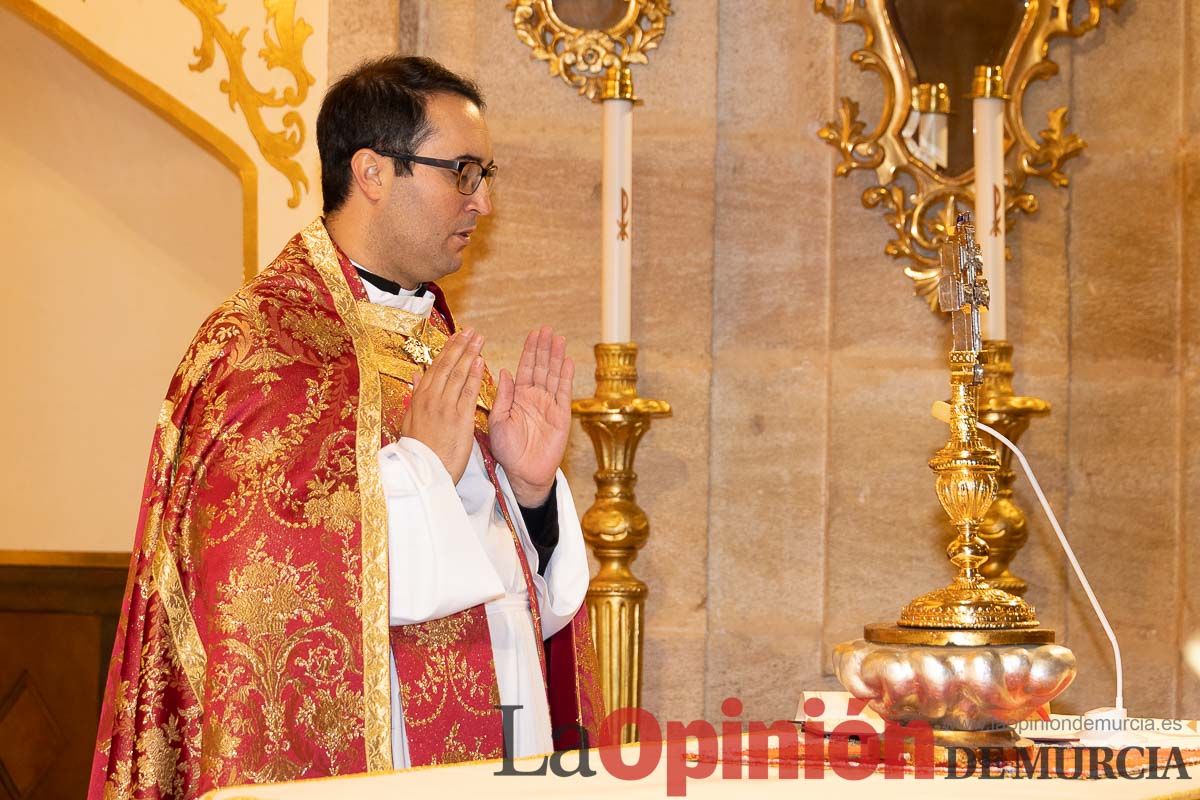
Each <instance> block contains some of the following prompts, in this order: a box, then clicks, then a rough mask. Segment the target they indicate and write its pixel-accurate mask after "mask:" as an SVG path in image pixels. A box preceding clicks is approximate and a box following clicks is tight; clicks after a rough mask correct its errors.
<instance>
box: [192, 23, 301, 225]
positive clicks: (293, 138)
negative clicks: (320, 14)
mask: <svg viewBox="0 0 1200 800" xmlns="http://www.w3.org/2000/svg"><path fill="white" fill-rule="evenodd" d="M179 1H180V2H181V3H183V5H184V6H185V7H186V8H187V9H188V10H189V11H191V12H192V13H193V14H195V15H196V19H197V20H199V22H200V35H201V38H200V44H199V45H198V46H197V47H196V48H195V50H194V53H195V55H196V61H195V62H194V63H192V64H190V65H189V67H190V68H191V69H192V70H193V71H195V72H204V71H205V70H207V69H208V68H209V67H211V66H212V65H213V63H214V61H215V56H216V48H218V47H219V48H220V49H221V53H222V54H223V55H224V56H225V61H226V64H227V65H228V67H229V77H228V78H226V79H224V80H222V81H221V91H222V92H224V93H225V94H227V95H229V107H230V108H231V109H237V108H240V109H241V111H242V114H243V115H244V116H245V117H246V124H247V125H248V126H249V128H250V133H251V134H253V136H254V141H255V142H256V143H257V144H258V150H259V152H260V153H262V156H263V158H264V159H266V161H267V163H268V164H270V165H271V166H272V167H274V168H275V169H277V170H279V171H280V172H281V173H283V175H284V177H286V178H287V179H288V183H290V184H291V187H292V196H291V197H290V198H288V206H289V207H290V208H296V207H297V206H299V205H300V193H301V189H302V188H303V189H304V190H307V189H308V176H307V175H306V174H305V172H304V167H303V166H301V164H300V162H299V161H298V160H297V158H296V156H297V155H298V154H299V153H300V149H301V148H302V147H303V146H304V137H305V125H304V118H303V117H302V116H301V115H300V113H299V112H298V111H296V110H295V109H296V108H298V107H299V106H300V105H301V104H303V103H304V101H305V98H307V97H308V89H309V87H310V86H312V85H313V83H314V82H315V79H314V78H313V76H312V74H311V73H310V72H309V71H308V69H307V68H305V66H304V42H305V40H307V39H308V37H309V36H310V35H312V32H313V29H312V26H311V25H309V24H308V23H307V22H306V21H305V20H304V19H303V18H302V17H297V16H296V0H263V5H264V6H265V8H266V12H267V24H269V25H270V26H271V29H270V30H266V31H264V32H263V47H262V49H261V50H259V51H258V55H259V57H260V58H262V60H263V62H264V63H265V64H266V65H267V67H268V69H272V70H273V69H276V68H278V69H283V70H285V71H286V72H287V73H288V74H289V75H290V76H291V79H292V85H291V86H287V87H285V88H284V89H283V90H282V91H280V90H279V89H276V88H270V89H268V90H266V91H263V90H260V89H257V88H255V86H254V84H253V83H251V81H250V77H249V75H248V74H247V71H246V66H245V64H244V59H245V55H246V44H245V42H244V39H245V37H246V33H247V31H248V30H249V29H248V28H242V29H241V30H239V31H237V32H234V31H232V30H230V29H229V28H227V27H226V26H225V23H224V22H222V20H221V14H222V13H223V12H224V11H225V4H224V3H221V2H219V0H179ZM272 31H273V33H272ZM267 108H285V109H289V110H288V111H285V112H284V114H283V118H282V128H281V129H279V130H273V129H272V128H271V126H270V125H269V124H268V123H267V121H266V120H264V119H263V109H267Z"/></svg>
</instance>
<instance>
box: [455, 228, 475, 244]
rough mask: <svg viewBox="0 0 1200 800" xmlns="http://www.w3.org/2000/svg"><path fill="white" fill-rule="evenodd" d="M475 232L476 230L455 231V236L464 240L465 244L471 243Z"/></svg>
mask: <svg viewBox="0 0 1200 800" xmlns="http://www.w3.org/2000/svg"><path fill="white" fill-rule="evenodd" d="M474 232H475V229H474V228H463V229H462V230H461V231H455V232H454V235H455V236H456V237H458V238H459V239H460V240H462V243H463V244H466V243H467V242H469V241H471V234H472V233H474Z"/></svg>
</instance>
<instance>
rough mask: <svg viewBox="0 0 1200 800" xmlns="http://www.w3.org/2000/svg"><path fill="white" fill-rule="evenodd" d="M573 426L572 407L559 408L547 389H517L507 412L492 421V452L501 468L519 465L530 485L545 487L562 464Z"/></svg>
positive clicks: (519, 387) (539, 387) (490, 423)
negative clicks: (537, 484)
mask: <svg viewBox="0 0 1200 800" xmlns="http://www.w3.org/2000/svg"><path fill="white" fill-rule="evenodd" d="M570 426H571V410H570V407H567V408H566V409H563V408H560V407H559V406H558V404H557V403H555V399H554V396H553V395H552V394H550V392H549V391H547V390H546V388H545V387H544V386H534V385H529V384H527V385H525V386H517V387H516V388H515V392H514V395H513V402H512V406H511V407H510V408H509V409H508V412H507V413H506V414H503V415H498V414H494V415H493V416H492V418H491V419H490V420H489V427H490V428H491V440H492V452H493V454H494V455H495V456H496V460H497V461H499V462H500V463H501V464H510V465H517V464H520V465H521V467H520V470H519V471H520V472H521V473H524V475H523V476H522V477H524V479H525V480H527V481H528V482H530V483H542V482H544V481H548V480H551V479H552V478H553V476H554V472H555V470H557V469H558V465H559V463H560V462H561V461H562V456H563V452H564V451H565V449H566V444H567V433H568V432H569V431H570ZM506 470H507V471H509V472H511V471H512V470H511V469H509V468H507V467H506ZM539 477H540V478H541V480H538V478H539Z"/></svg>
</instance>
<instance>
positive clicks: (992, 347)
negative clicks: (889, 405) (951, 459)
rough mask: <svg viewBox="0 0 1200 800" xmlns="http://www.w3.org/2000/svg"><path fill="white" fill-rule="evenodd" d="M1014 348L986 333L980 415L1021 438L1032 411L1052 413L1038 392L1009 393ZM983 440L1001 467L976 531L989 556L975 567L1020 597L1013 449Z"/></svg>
mask: <svg viewBox="0 0 1200 800" xmlns="http://www.w3.org/2000/svg"><path fill="white" fill-rule="evenodd" d="M1012 352H1013V348H1012V345H1011V344H1009V343H1008V342H1006V341H1001V340H992V339H986V340H984V342H983V351H982V352H981V353H980V354H979V360H980V362H981V363H982V364H983V386H981V387H980V389H979V421H980V422H982V423H984V424H985V425H989V426H991V427H993V428H995V429H996V430H997V431H999V432H1000V433H1001V434H1002V435H1003V436H1005V437H1006V438H1007V439H1008V440H1009V441H1011V442H1016V441H1017V440H1018V439H1020V438H1021V434H1023V433H1024V432H1025V431H1026V429H1028V428H1029V422H1030V420H1032V419H1033V418H1034V417H1043V416H1045V415H1046V414H1049V413H1050V404H1049V403H1047V402H1046V401H1045V400H1041V399H1039V398H1036V397H1018V396H1014V395H1013V358H1012ZM981 436H983V438H984V441H985V442H987V443H988V444H989V445H991V447H992V448H993V449H995V450H996V452H997V453H998V454H999V455H1000V471H999V472H997V473H996V501H995V502H994V503H992V507H991V508H990V509H988V513H987V516H986V517H984V519H983V524H982V525H980V527H979V537H980V538H981V539H983V540H984V541H985V542H987V543H988V548H989V553H988V560H987V561H986V562H984V564H983V566H982V567H980V568H979V571H980V573H981V574H982V575H983V577H984V578H985V579H986V580H987V582H988V583H990V584H991V585H992V586H994V587H996V588H997V589H1003V590H1004V591H1006V592H1009V593H1010V594H1015V595H1017V596H1018V597H1023V596H1024V595H1025V592H1026V591H1027V590H1028V589H1029V584H1028V583H1026V582H1025V580H1024V579H1022V578H1020V577H1018V576H1017V575H1014V574H1013V572H1012V568H1011V562H1012V560H1013V559H1014V558H1015V557H1016V555H1017V553H1018V552H1020V550H1021V547H1022V546H1024V544H1025V540H1026V539H1027V538H1028V537H1029V533H1028V532H1027V531H1026V529H1025V512H1024V511H1023V510H1022V509H1021V508H1020V506H1018V505H1017V504H1016V503H1015V502H1013V481H1014V480H1015V478H1016V474H1015V473H1014V472H1013V466H1012V460H1013V456H1012V452H1011V451H1010V450H1009V449H1008V448H1007V447H1003V446H1001V445H1000V443H999V442H997V441H995V440H994V439H993V438H992V436H991V435H990V434H987V433H983V434H981Z"/></svg>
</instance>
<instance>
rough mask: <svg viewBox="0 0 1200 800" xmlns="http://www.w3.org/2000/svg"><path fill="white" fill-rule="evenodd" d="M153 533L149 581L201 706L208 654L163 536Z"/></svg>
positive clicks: (180, 660)
mask: <svg viewBox="0 0 1200 800" xmlns="http://www.w3.org/2000/svg"><path fill="white" fill-rule="evenodd" d="M156 527H157V526H156ZM155 534H156V539H157V544H156V545H155V547H154V561H153V562H151V565H150V580H151V581H152V583H153V584H154V586H153V588H154V589H155V590H156V591H157V592H158V599H159V600H160V601H161V602H162V605H163V609H164V610H165V611H166V612H167V622H168V624H169V625H170V627H171V640H172V643H173V644H174V646H175V655H176V656H178V657H179V663H180V664H181V665H182V666H183V672H184V674H185V675H186V676H187V680H188V683H189V684H191V687H192V693H193V694H194V695H196V701H197V702H198V703H199V704H200V707H201V708H203V707H204V674H205V672H206V671H207V670H208V655H207V654H206V653H205V652H204V644H203V643H202V642H201V641H200V631H199V629H197V628H196V620H195V619H193V618H192V612H191V610H190V609H189V608H188V602H187V596H186V595H184V593H183V581H182V580H181V579H180V577H179V570H178V569H177V568H176V566H175V559H174V558H173V557H172V556H171V550H170V548H169V547H168V546H167V540H166V535H165V534H163V533H162V531H161V529H160V530H158V531H155Z"/></svg>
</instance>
